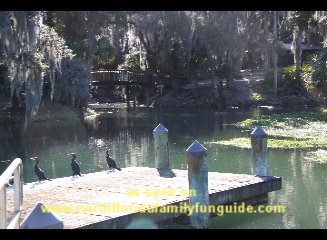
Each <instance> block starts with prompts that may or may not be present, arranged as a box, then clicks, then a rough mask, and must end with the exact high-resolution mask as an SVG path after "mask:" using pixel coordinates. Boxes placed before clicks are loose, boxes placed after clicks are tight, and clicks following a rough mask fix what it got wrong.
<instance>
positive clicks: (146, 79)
mask: <svg viewBox="0 0 327 240" xmlns="http://www.w3.org/2000/svg"><path fill="white" fill-rule="evenodd" d="M91 74H92V82H116V83H117V82H130V83H133V82H134V83H137V84H144V85H154V86H157V85H165V86H171V85H172V77H171V76H170V75H168V74H162V73H151V72H132V71H128V70H94V71H92V72H91Z"/></svg>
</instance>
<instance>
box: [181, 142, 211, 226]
mask: <svg viewBox="0 0 327 240" xmlns="http://www.w3.org/2000/svg"><path fill="white" fill-rule="evenodd" d="M186 154H187V169H188V181H189V192H190V193H191V192H193V193H195V194H190V196H189V205H190V208H191V209H193V211H192V213H190V214H191V215H190V223H191V226H192V227H193V228H196V229H202V228H208V226H209V211H208V208H209V190H208V163H207V159H206V156H207V149H206V148H205V147H204V146H203V145H202V144H200V143H199V142H198V141H197V140H195V141H194V142H193V143H192V144H191V145H190V146H189V147H188V149H187V150H186Z"/></svg>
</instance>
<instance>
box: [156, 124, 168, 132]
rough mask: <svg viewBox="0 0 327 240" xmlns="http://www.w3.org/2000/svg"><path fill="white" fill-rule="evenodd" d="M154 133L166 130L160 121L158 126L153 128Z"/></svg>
mask: <svg viewBox="0 0 327 240" xmlns="http://www.w3.org/2000/svg"><path fill="white" fill-rule="evenodd" d="M153 132H154V133H163V132H168V130H167V128H165V127H164V125H162V124H161V123H159V124H158V126H157V127H156V128H155V129H154V130H153Z"/></svg>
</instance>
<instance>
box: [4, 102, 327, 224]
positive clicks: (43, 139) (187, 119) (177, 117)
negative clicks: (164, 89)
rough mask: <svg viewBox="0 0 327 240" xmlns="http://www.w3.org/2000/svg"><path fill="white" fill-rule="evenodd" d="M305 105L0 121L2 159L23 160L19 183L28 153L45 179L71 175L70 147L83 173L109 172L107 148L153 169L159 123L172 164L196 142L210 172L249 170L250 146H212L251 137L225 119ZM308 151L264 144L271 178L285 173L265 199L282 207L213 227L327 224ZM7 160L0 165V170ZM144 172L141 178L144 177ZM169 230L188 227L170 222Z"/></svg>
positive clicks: (318, 171)
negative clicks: (205, 153)
mask: <svg viewBox="0 0 327 240" xmlns="http://www.w3.org/2000/svg"><path fill="white" fill-rule="evenodd" d="M286 111H309V109H303V108H301V109H271V108H250V109H229V110H227V111H226V112H216V111H214V110H208V109H194V108H192V109H191V108H189V109H161V108H159V109H154V108H136V109H133V108H131V109H127V108H122V107H118V108H116V107H115V108H110V107H109V108H106V109H99V110H98V113H100V115H98V116H97V117H93V118H87V119H85V120H84V121H83V120H80V119H78V118H76V119H70V120H54V121H39V122H31V123H29V125H28V127H27V129H26V131H22V126H21V125H20V124H18V123H16V124H9V123H8V124H6V125H1V126H0V132H1V135H0V143H1V147H0V159H1V160H6V159H14V158H16V157H20V158H21V159H22V160H23V163H24V170H23V171H24V181H25V182H33V181H36V180H37V179H36V177H35V175H34V172H33V163H32V161H31V160H30V159H29V158H30V157H32V156H34V155H37V156H39V158H40V167H41V168H42V169H43V170H44V171H45V172H46V175H47V176H48V177H49V178H58V177H66V176H70V175H71V168H70V158H69V157H67V153H70V152H75V153H76V154H77V159H78V161H79V162H80V163H81V171H82V173H90V172H96V171H103V170H107V169H108V166H107V163H106V161H105V151H106V150H107V149H108V150H109V152H110V155H112V156H113V157H114V159H116V162H117V165H118V166H120V167H122V168H124V167H129V166H142V167H154V146H153V129H154V128H155V127H156V126H157V125H158V124H159V123H162V124H163V125H164V126H165V127H166V128H167V129H168V131H169V158H170V166H171V168H173V169H187V164H186V149H187V148H188V146H189V145H191V144H192V142H193V141H194V140H198V141H199V142H200V143H202V144H203V145H204V146H205V147H206V148H207V149H208V156H207V160H208V168H209V171H219V172H231V173H244V174H251V150H241V149H238V148H235V147H226V146H224V147H222V146H218V145H215V144H209V142H211V141H217V140H219V139H229V138H232V137H241V136H249V132H242V131H241V130H240V129H237V128H235V127H233V126H231V125H229V124H230V123H235V122H237V121H241V120H244V119H246V118H249V117H252V116H255V115H260V114H268V113H275V112H286ZM304 154H305V150H300V149H296V150H273V149H269V153H268V157H269V175H273V176H281V177H282V189H281V190H279V191H275V192H272V193H269V204H271V205H280V206H284V208H285V211H284V213H283V214H281V213H270V214H268V213H229V214H225V215H224V216H223V217H213V218H211V219H210V228H230V229H234V228H236V229H237V228H326V227H327V214H326V213H327V188H326V184H327V166H326V165H317V164H315V163H312V162H309V161H307V160H305V159H304V158H303V156H304ZM4 169H5V164H4V163H1V164H0V173H1V172H3V170H4ZM145 177H146V176H145ZM168 227H169V228H189V226H188V225H177V224H171V225H169V226H168Z"/></svg>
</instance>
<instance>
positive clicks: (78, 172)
mask: <svg viewBox="0 0 327 240" xmlns="http://www.w3.org/2000/svg"><path fill="white" fill-rule="evenodd" d="M67 156H71V157H72V162H71V164H70V165H71V166H72V170H73V177H74V176H75V175H79V176H81V177H82V175H81V168H80V166H79V164H78V163H77V162H76V154H75V153H69V154H67Z"/></svg>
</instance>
